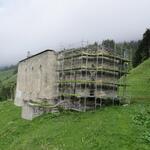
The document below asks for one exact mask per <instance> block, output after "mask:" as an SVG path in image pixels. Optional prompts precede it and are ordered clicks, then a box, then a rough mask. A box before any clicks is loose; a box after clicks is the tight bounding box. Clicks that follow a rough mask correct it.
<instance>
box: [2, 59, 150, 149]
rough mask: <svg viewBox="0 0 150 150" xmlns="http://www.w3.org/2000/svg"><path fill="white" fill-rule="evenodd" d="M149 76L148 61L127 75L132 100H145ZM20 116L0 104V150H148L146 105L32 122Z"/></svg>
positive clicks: (11, 106)
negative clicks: (139, 98) (141, 98)
mask: <svg viewBox="0 0 150 150" xmlns="http://www.w3.org/2000/svg"><path fill="white" fill-rule="evenodd" d="M149 75H150V59H149V60H147V61H145V62H144V63H143V64H141V65H140V66H139V67H137V68H135V69H134V70H132V71H131V72H130V74H129V76H128V84H130V86H129V87H128V89H127V90H128V93H129V94H130V95H131V96H132V97H134V98H138V97H143V99H144V97H145V100H148V97H149V96H150V93H149V91H150V90H149V88H150V87H149ZM142 102H143V101H142ZM147 102H149V100H148V101H147ZM20 114H21V109H20V108H18V107H16V106H14V104H13V102H10V101H6V102H1V103H0V120H1V123H0V150H6V149H7V150H12V149H13V150H34V149H36V150H114V149H115V150H149V149H150V115H149V114H150V103H135V104H131V105H128V106H126V107H124V106H111V107H105V108H101V109H99V110H96V111H94V112H92V111H88V112H86V113H77V112H61V114H59V115H52V114H46V115H43V116H41V117H38V118H36V119H34V120H33V121H26V120H23V119H21V117H20Z"/></svg>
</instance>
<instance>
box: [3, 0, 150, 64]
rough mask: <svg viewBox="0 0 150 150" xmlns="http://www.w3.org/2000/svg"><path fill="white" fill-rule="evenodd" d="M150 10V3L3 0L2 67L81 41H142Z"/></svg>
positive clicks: (142, 0)
mask: <svg viewBox="0 0 150 150" xmlns="http://www.w3.org/2000/svg"><path fill="white" fill-rule="evenodd" d="M149 6H150V1H149V0H13V1H12V0H0V65H4V64H11V63H17V62H18V61H19V60H20V59H23V58H24V57H26V52H27V51H31V53H32V54H34V53H37V52H39V51H41V50H44V49H47V48H51V49H56V50H58V49H60V47H63V46H64V47H67V46H68V44H72V43H79V41H81V40H88V41H89V42H93V41H102V40H103V39H106V38H112V39H114V40H116V41H124V40H126V41H128V40H136V39H140V38H141V37H142V33H143V32H144V31H145V29H146V28H148V27H149V25H150V19H149V18H150V9H149Z"/></svg>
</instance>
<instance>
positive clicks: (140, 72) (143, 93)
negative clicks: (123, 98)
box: [127, 58, 150, 101]
mask: <svg viewBox="0 0 150 150" xmlns="http://www.w3.org/2000/svg"><path fill="white" fill-rule="evenodd" d="M127 84H128V85H129V86H128V87H127V95H129V96H131V97H132V99H134V100H144V101H147V100H149V101H150V58H149V59H148V60H146V61H144V62H143V63H142V64H140V65H139V66H138V67H136V68H135V69H133V70H131V71H130V74H129V75H128V77H127Z"/></svg>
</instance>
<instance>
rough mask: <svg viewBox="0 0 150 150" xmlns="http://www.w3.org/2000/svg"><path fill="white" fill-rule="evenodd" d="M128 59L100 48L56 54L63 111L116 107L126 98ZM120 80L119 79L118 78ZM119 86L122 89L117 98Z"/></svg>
mask: <svg viewBox="0 0 150 150" xmlns="http://www.w3.org/2000/svg"><path fill="white" fill-rule="evenodd" d="M128 63H129V60H128V59H127V58H125V55H124V53H123V52H121V55H118V54H117V52H116V50H115V49H114V50H109V49H107V48H104V47H102V46H99V45H97V46H95V47H94V48H89V47H88V46H87V47H81V48H78V49H69V50H63V51H60V52H59V53H58V67H57V72H58V81H57V87H58V89H57V90H58V95H59V96H58V99H59V101H65V102H66V103H65V108H66V109H73V110H77V111H86V110H89V109H96V108H98V107H101V106H102V105H108V104H113V105H115V104H119V103H120V101H121V100H122V99H124V98H125V96H126V94H125V93H126V86H127V84H126V75H127V74H128ZM122 76H124V77H123V79H122V80H121V81H120V80H119V79H120V78H121V77H122ZM119 87H123V88H122V89H123V90H122V95H119V94H118V93H119V92H118V91H119Z"/></svg>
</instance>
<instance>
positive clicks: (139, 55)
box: [133, 29, 150, 67]
mask: <svg viewBox="0 0 150 150" xmlns="http://www.w3.org/2000/svg"><path fill="white" fill-rule="evenodd" d="M149 57H150V29H147V30H146V32H145V33H144V34H143V39H142V41H141V42H140V44H139V47H138V49H137V51H136V52H135V56H134V59H133V66H134V67H136V66H137V65H139V64H140V63H142V62H143V61H144V60H146V59H148V58H149Z"/></svg>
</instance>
